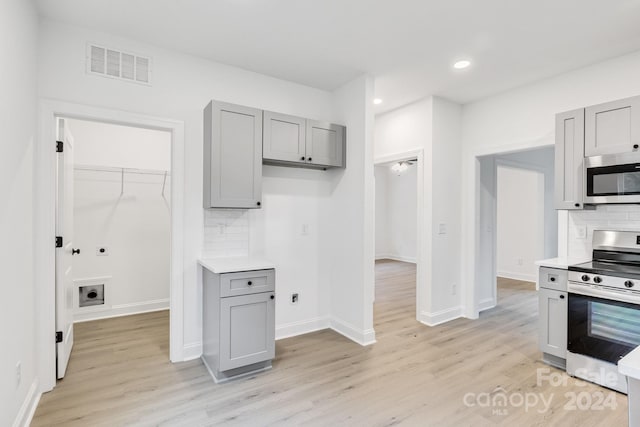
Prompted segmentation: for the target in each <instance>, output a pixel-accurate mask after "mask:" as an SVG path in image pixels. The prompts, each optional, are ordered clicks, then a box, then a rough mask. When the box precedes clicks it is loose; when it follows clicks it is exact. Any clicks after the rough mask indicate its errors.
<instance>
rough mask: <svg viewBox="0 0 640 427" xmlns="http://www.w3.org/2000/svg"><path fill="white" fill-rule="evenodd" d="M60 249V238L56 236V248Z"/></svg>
mask: <svg viewBox="0 0 640 427" xmlns="http://www.w3.org/2000/svg"><path fill="white" fill-rule="evenodd" d="M61 247H62V236H56V248H61Z"/></svg>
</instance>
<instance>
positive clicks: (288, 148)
mask: <svg viewBox="0 0 640 427" xmlns="http://www.w3.org/2000/svg"><path fill="white" fill-rule="evenodd" d="M345 134H346V128H345V127H344V126H340V125H335V124H332V123H326V122H318V121H314V120H308V119H303V118H301V117H295V116H288V115H286V114H280V113H274V112H271V111H265V112H264V137H263V153H262V157H263V159H264V163H265V164H272V165H285V166H298V167H307V168H329V167H339V168H343V167H345V148H346V145H345Z"/></svg>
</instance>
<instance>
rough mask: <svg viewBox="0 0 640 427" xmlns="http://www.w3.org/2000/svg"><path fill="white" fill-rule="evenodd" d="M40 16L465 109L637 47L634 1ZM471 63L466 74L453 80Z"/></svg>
mask: <svg viewBox="0 0 640 427" xmlns="http://www.w3.org/2000/svg"><path fill="white" fill-rule="evenodd" d="M36 1H37V3H38V6H39V9H40V12H41V14H42V15H44V16H46V17H49V18H52V19H55V20H59V21H64V22H69V23H72V24H78V25H82V26H88V27H92V28H96V29H98V30H101V31H105V32H109V33H114V34H117V35H122V36H126V37H130V38H134V39H137V40H141V41H145V42H148V43H152V44H155V45H158V46H162V47H166V48H170V49H175V50H179V51H183V52H187V53H190V54H194V55H197V56H201V57H206V58H210V59H212V60H215V61H219V62H223V63H227V64H231V65H235V66H238V67H241V68H245V69H248V70H253V71H257V72H260V73H263V74H268V75H271V76H275V77H279V78H282V79H286V80H291V81H295V82H299V83H302V84H305V85H309V86H314V87H317V88H321V89H327V90H333V89H335V88H337V87H339V86H340V85H342V84H343V83H345V82H347V81H349V80H351V79H352V78H354V77H356V76H357V75H359V74H361V73H363V72H368V73H370V74H372V75H373V76H375V77H376V96H378V97H380V98H383V99H384V102H383V104H382V105H380V106H378V107H376V110H377V111H378V112H381V111H386V110H389V109H391V108H395V107H398V106H400V105H403V104H406V103H408V102H411V101H413V100H416V99H419V98H422V97H425V96H427V95H440V96H444V97H446V98H449V99H452V100H454V101H458V102H461V103H466V102H470V101H473V100H476V99H479V98H482V97H485V96H488V95H491V94H494V93H498V92H501V91H504V90H507V89H510V88H513V87H516V86H519V85H522V84H525V83H528V82H532V81H535V80H539V79H542V78H545V77H549V76H552V75H555V74H559V73H562V72H564V71H568V70H571V69H574V68H578V67H581V66H584V65H587V64H590V63H594V62H598V61H600V60H603V59H606V58H610V57H614V56H619V55H622V54H624V53H628V52H631V51H635V50H639V49H640V0H530V1H524V0H482V1H480V0H437V1H436V0H106V1H105V0H100V1H98V0H55V1H54V0H36ZM459 58H470V59H471V60H472V61H473V64H472V66H471V67H470V68H468V69H466V70H462V71H459V70H455V71H454V70H453V69H452V68H451V65H452V63H453V62H454V61H455V60H457V59H459Z"/></svg>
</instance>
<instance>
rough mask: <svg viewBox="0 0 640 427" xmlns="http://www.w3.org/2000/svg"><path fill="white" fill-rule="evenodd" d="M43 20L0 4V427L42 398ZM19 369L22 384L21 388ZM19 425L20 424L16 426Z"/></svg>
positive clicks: (15, 3)
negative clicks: (38, 136) (38, 263)
mask: <svg viewBox="0 0 640 427" xmlns="http://www.w3.org/2000/svg"><path fill="white" fill-rule="evenodd" d="M37 33H38V17H37V14H36V10H35V7H34V5H33V3H32V2H31V1H24V0H7V1H3V2H2V3H0V52H1V53H2V57H3V58H5V60H6V61H4V62H3V65H2V78H1V79H0V93H2V96H1V97H0V122H1V123H2V125H1V126H0V128H1V129H2V133H3V140H4V142H3V151H2V156H0V198H1V199H2V204H1V205H0V231H1V232H2V236H3V238H4V239H5V242H6V244H4V245H2V247H0V266H1V267H2V271H3V279H2V283H3V285H2V297H1V298H0V320H1V321H2V324H4V325H6V326H7V327H6V328H5V333H4V334H3V337H2V350H1V351H0V378H2V380H1V381H0V425H3V426H11V425H18V424H23V423H27V422H28V420H29V418H30V415H31V413H30V411H31V409H35V404H36V402H37V399H38V396H39V393H38V381H37V367H36V358H35V355H36V354H37V345H36V329H35V324H36V323H35V318H36V312H35V304H34V298H35V292H34V273H33V271H34V269H35V264H34V235H33V228H34V223H33V221H34V218H33V203H34V180H33V176H34V140H35V133H36V129H37V121H36V120H37V98H36V96H37V94H36V84H37V80H36V71H37V69H38V67H37ZM18 364H19V370H20V372H21V374H20V376H21V380H20V381H19V382H18V375H17V372H16V371H17V370H18ZM14 423H15V424H14Z"/></svg>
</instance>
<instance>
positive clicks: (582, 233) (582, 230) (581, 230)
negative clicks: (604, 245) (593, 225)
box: [576, 225, 587, 239]
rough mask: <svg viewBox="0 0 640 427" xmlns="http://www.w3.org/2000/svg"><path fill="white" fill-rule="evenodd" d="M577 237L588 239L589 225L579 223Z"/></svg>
mask: <svg viewBox="0 0 640 427" xmlns="http://www.w3.org/2000/svg"><path fill="white" fill-rule="evenodd" d="M576 238H577V239H586V238H587V226H586V225H577V226H576Z"/></svg>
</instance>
